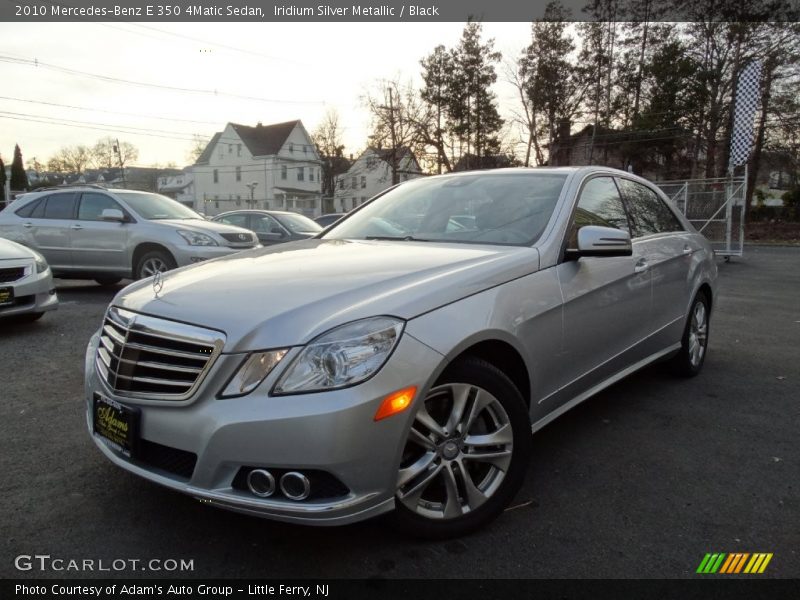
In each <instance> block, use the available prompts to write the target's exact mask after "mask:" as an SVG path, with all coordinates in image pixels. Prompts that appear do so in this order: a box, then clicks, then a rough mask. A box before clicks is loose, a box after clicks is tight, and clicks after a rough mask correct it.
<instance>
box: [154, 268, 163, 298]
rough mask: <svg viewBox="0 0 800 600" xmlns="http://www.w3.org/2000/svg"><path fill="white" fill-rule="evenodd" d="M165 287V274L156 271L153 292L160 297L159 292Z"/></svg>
mask: <svg viewBox="0 0 800 600" xmlns="http://www.w3.org/2000/svg"><path fill="white" fill-rule="evenodd" d="M163 287H164V276H163V275H162V274H161V271H156V274H155V275H153V292H154V293H155V295H156V298H158V293H159V292H160V291H161V288H163Z"/></svg>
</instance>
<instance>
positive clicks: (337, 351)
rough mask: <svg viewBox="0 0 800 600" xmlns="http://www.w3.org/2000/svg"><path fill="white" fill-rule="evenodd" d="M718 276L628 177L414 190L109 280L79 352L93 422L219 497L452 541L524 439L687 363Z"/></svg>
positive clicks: (530, 176) (261, 511)
mask: <svg viewBox="0 0 800 600" xmlns="http://www.w3.org/2000/svg"><path fill="white" fill-rule="evenodd" d="M409 214H412V215H422V218H421V219H417V218H415V219H407V218H405V217H407V216H408V215H409ZM454 219H455V220H456V221H457V222H458V223H460V224H461V226H459V227H452V226H451V223H452V221H453V220H454ZM408 222H413V223H414V224H413V227H412V228H410V229H409V228H405V229H403V226H402V225H401V223H408ZM398 231H400V233H399V234H398ZM716 279H717V267H716V262H715V257H714V253H713V251H712V250H711V248H710V246H709V244H708V242H707V241H706V240H705V239H704V238H703V236H701V235H699V234H698V233H697V232H696V231H695V230H694V229H693V228H692V226H691V225H690V224H689V223H688V222H687V221H686V220H685V219H684V218H683V217H682V216H681V215H680V214H679V213H678V212H677V211H676V210H675V209H674V208H673V207H672V206H671V205H670V203H669V201H668V200H667V199H666V198H665V197H664V195H663V194H662V193H661V192H660V191H659V190H658V189H657V188H656V187H654V186H653V185H652V184H650V183H648V182H647V181H645V180H643V179H641V178H639V177H636V176H633V175H630V174H628V173H624V172H621V171H616V170H612V169H606V168H596V167H585V168H560V169H511V170H498V171H488V172H475V173H463V174H458V175H445V176H438V177H430V178H423V179H418V180H415V181H412V182H408V183H404V184H402V185H400V186H398V187H396V188H393V189H391V190H389V191H388V192H387V193H385V194H383V195H380V196H377V197H375V198H374V199H372V200H371V201H370V202H368V203H366V204H365V205H363V206H362V207H360V208H359V209H358V210H356V211H354V212H352V213H351V214H349V215H348V216H346V217H345V218H343V219H342V220H341V221H340V222H338V223H337V224H336V225H334V226H333V227H332V228H331V229H329V230H326V231H325V232H323V233H322V234H320V235H319V236H318V237H317V238H314V239H310V240H306V241H298V242H292V243H290V244H285V245H281V246H277V247H272V248H264V249H260V250H255V251H251V252H245V253H242V254H239V255H236V256H232V257H228V258H222V259H219V260H214V261H209V262H207V263H204V264H202V265H198V266H197V267H194V268H190V269H184V270H182V271H179V272H175V273H167V274H165V275H164V276H163V278H161V279H160V280H152V281H140V282H138V283H134V284H132V285H131V286H129V287H128V288H126V289H124V290H122V291H121V292H120V293H119V294H118V295H117V296H116V298H114V300H113V302H112V304H111V306H110V307H109V309H108V311H107V313H106V316H105V320H104V322H103V324H102V326H101V328H100V330H99V331H98V332H97V334H96V335H95V336H94V337H93V338H92V340H91V342H90V344H89V347H88V349H87V352H86V419H87V425H88V427H89V431H90V433H91V436H92V439H93V440H94V441H95V443H96V445H97V446H98V448H99V449H100V450H101V451H102V452H103V454H105V456H106V457H108V459H110V460H111V461H112V462H114V463H115V464H117V465H118V466H120V467H122V468H124V469H126V470H128V471H130V472H132V473H135V474H137V475H139V476H141V477H143V478H145V479H148V480H150V481H153V482H156V483H159V484H162V485H164V486H167V487H169V488H172V489H174V490H178V491H181V492H184V493H187V494H190V495H192V496H194V497H196V498H198V499H200V500H201V501H202V502H205V503H207V504H210V505H213V506H219V507H223V508H228V509H231V510H235V511H239V512H243V513H248V514H252V515H259V516H264V517H269V518H274V519H280V520H284V521H293V522H297V523H306V524H340V523H349V522H353V521H358V520H361V519H366V518H368V517H372V516H375V515H378V514H381V513H385V512H388V511H394V512H393V517H394V519H395V520H396V521H397V522H398V523H399V524H400V525H401V526H402V527H403V528H404V530H405V531H412V532H415V533H417V534H419V535H423V536H433V537H441V536H452V535H460V534H463V533H465V532H467V531H469V530H471V529H473V528H475V527H478V526H480V525H482V524H484V523H485V522H487V521H488V520H490V519H492V518H493V517H495V516H497V515H498V514H500V513H501V512H502V510H503V508H504V507H506V506H507V505H508V503H509V502H510V501H511V499H512V497H513V496H514V494H515V493H516V492H517V490H518V489H519V488H520V485H521V483H522V480H523V477H524V476H525V473H526V471H527V465H528V461H529V458H530V453H531V431H532V430H533V431H536V430H538V429H540V428H541V427H543V426H545V425H546V424H547V423H549V422H550V421H552V420H553V419H554V418H556V417H558V416H559V415H561V414H562V413H564V412H565V411H567V410H569V409H570V408H572V407H573V406H575V405H577V404H579V403H580V402H582V401H583V400H585V399H587V398H588V397H590V396H591V395H593V394H595V393H597V392H598V391H600V390H602V389H603V388H606V387H607V386H609V385H611V384H612V383H614V382H616V381H618V380H619V379H621V378H622V377H625V376H626V375H628V374H630V373H632V372H634V371H636V370H637V369H640V368H641V367H643V366H645V365H647V364H649V363H652V362H654V361H657V360H662V359H669V360H670V361H671V363H672V366H673V367H674V369H675V370H676V372H678V373H680V374H682V375H687V376H691V375H696V374H697V373H698V372H699V371H700V369H701V367H702V365H703V361H704V359H705V355H706V348H707V344H708V333H709V316H710V314H711V310H712V306H713V303H714V300H715V282H716Z"/></svg>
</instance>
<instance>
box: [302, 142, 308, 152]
mask: <svg viewBox="0 0 800 600" xmlns="http://www.w3.org/2000/svg"><path fill="white" fill-rule="evenodd" d="M303 154H308V146H306V145H305V144H303Z"/></svg>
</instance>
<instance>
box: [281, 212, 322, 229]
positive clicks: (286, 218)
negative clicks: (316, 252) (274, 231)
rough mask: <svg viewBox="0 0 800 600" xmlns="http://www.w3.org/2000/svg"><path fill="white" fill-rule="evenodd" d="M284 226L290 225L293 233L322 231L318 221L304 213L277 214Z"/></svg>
mask: <svg viewBox="0 0 800 600" xmlns="http://www.w3.org/2000/svg"><path fill="white" fill-rule="evenodd" d="M275 217H276V218H277V219H278V220H279V221H280V222H281V224H282V225H283V226H284V227H288V228H289V229H290V230H291V232H292V233H317V232H319V231H322V227H320V226H319V225H318V224H317V223H314V221H312V220H311V219H309V218H308V217H304V216H303V215H275Z"/></svg>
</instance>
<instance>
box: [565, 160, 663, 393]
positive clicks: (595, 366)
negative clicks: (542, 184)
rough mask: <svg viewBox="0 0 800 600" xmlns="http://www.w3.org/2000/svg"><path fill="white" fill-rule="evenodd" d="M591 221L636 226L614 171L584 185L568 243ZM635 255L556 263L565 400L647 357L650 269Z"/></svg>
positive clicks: (624, 227)
mask: <svg viewBox="0 0 800 600" xmlns="http://www.w3.org/2000/svg"><path fill="white" fill-rule="evenodd" d="M586 225H600V226H604V227H614V228H616V229H620V230H623V231H627V232H630V222H629V220H628V216H627V213H626V210H625V205H624V204H623V202H622V198H621V196H620V193H619V190H618V188H617V186H616V184H615V182H614V178H613V177H611V176H605V175H604V176H596V177H593V178H591V179H589V180H587V181H586V182H584V184H583V185H582V187H581V190H580V192H579V195H578V201H577V204H576V206H575V210H574V213H573V217H572V222H571V224H570V226H569V229H568V233H567V240H566V247H567V248H568V249H570V248H576V246H577V232H578V230H579V229H580V228H581V227H583V226H586ZM640 260H641V257H640V256H638V253H637V251H636V249H635V248H634V254H633V256H614V257H586V256H584V257H580V258H578V259H569V258H565V259H564V260H563V261H562V262H560V264H559V265H558V266H557V268H556V272H557V274H558V281H559V285H560V287H561V294H562V299H563V303H564V304H563V322H564V338H563V339H564V341H563V351H564V352H563V359H564V361H565V364H566V365H568V368H566V369H564V371H563V372H564V381H562V382H561V388H562V393H561V394H560V396H561V398H562V401H566V400H569V399H570V398H574V397H575V396H577V395H578V394H580V393H581V392H583V391H586V390H587V389H589V388H591V387H592V386H593V385H595V384H597V383H599V382H600V381H602V380H604V379H606V378H607V377H609V376H611V375H613V374H614V373H616V372H618V371H619V370H621V369H622V368H624V367H625V366H626V365H628V364H630V363H632V362H635V361H636V360H638V359H640V358H641V350H640V348H639V342H640V341H641V340H642V339H643V338H644V337H645V336H646V332H647V331H648V317H649V314H650V305H651V289H650V272H649V271H648V270H647V269H643V268H642V266H641V262H640Z"/></svg>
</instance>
